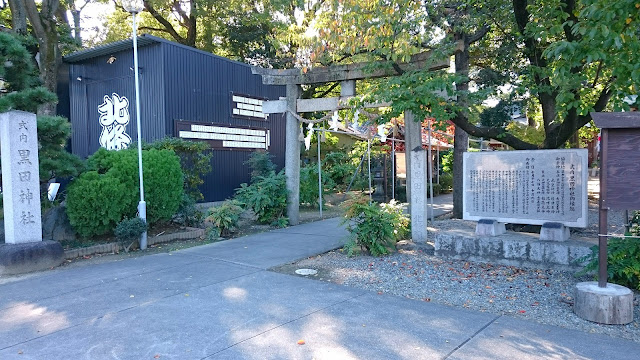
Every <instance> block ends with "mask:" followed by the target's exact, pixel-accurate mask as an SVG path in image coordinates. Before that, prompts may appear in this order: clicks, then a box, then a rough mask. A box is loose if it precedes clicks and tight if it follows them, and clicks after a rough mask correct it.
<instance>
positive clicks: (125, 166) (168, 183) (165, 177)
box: [89, 149, 183, 224]
mask: <svg viewBox="0 0 640 360" xmlns="http://www.w3.org/2000/svg"><path fill="white" fill-rule="evenodd" d="M101 152H109V151H107V150H103V149H101V150H99V151H98V152H97V153H96V154H98V153H101ZM109 153H111V155H110V156H107V157H104V156H103V155H101V154H99V155H98V156H99V158H100V161H101V163H102V164H108V165H110V168H109V169H108V170H107V173H111V174H113V175H114V176H116V177H117V178H118V179H119V180H120V181H121V182H122V183H123V184H124V185H125V186H126V187H127V190H126V191H127V194H129V196H128V197H127V199H128V200H129V203H128V204H127V209H128V212H127V213H125V214H124V215H125V216H127V217H134V216H135V214H136V212H137V206H138V202H139V199H140V188H139V175H138V153H137V150H135V149H128V150H120V151H111V152H109ZM89 163H90V164H91V163H92V161H89ZM142 167H143V177H144V189H145V202H146V203H147V221H148V222H149V224H154V223H156V222H158V221H167V220H170V219H171V217H172V216H173V215H174V214H175V213H176V211H177V210H178V207H179V206H180V203H181V201H182V194H183V180H182V170H181V168H180V161H179V159H178V157H177V156H176V155H175V153H174V152H173V151H171V150H155V149H151V150H144V151H143V152H142Z"/></svg>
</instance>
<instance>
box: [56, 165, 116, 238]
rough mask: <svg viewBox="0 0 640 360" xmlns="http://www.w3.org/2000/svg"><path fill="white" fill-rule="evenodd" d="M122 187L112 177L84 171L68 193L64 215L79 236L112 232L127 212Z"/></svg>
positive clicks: (70, 186)
mask: <svg viewBox="0 0 640 360" xmlns="http://www.w3.org/2000/svg"><path fill="white" fill-rule="evenodd" d="M127 196H129V195H128V194H127V192H126V187H125V185H124V184H123V183H122V182H121V181H120V180H119V179H118V178H116V177H115V176H113V175H106V174H105V175H100V174H98V172H96V171H89V172H86V173H84V174H82V175H80V177H78V178H76V179H75V180H74V181H73V182H72V183H71V185H69V188H68V190H67V215H68V216H69V222H70V223H71V226H72V227H73V229H74V230H75V231H76V232H77V233H78V234H79V235H80V236H82V237H89V236H93V235H103V234H106V233H108V232H111V231H113V229H114V228H115V227H116V225H117V224H118V223H119V222H120V220H122V217H123V214H124V213H125V212H126V211H127V208H126V206H127V203H128V201H127V199H126V197H127Z"/></svg>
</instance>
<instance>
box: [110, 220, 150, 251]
mask: <svg viewBox="0 0 640 360" xmlns="http://www.w3.org/2000/svg"><path fill="white" fill-rule="evenodd" d="M145 231H147V223H146V222H145V221H144V220H142V219H141V218H139V217H134V218H131V219H127V218H125V219H124V220H122V221H121V222H120V223H119V224H118V226H116V229H115V231H114V232H113V234H114V235H115V236H116V239H117V240H118V242H119V243H120V245H122V247H123V248H124V251H125V252H129V249H130V248H131V246H132V245H134V243H135V242H136V241H138V240H139V239H140V236H141V235H142V234H143V233H144V232H145Z"/></svg>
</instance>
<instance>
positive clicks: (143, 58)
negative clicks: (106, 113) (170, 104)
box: [69, 44, 171, 157]
mask: <svg viewBox="0 0 640 360" xmlns="http://www.w3.org/2000/svg"><path fill="white" fill-rule="evenodd" d="M161 51H162V47H161V46H160V44H154V45H149V46H145V47H141V48H140V49H139V51H138V59H139V60H138V61H139V66H140V112H141V118H140V119H141V120H142V121H141V128H142V129H141V130H142V137H143V139H144V140H145V141H153V140H154V139H159V138H162V137H164V136H165V135H166V134H167V131H171V130H170V129H166V127H165V118H164V96H162V88H163V82H164V79H163V75H164V71H163V63H162V59H163V58H162V56H161ZM110 58H112V59H113V61H110V62H109V59H110ZM69 78H70V82H71V85H70V98H71V123H72V130H73V134H72V138H71V143H72V149H73V152H74V153H75V154H77V155H79V156H81V157H87V156H89V155H91V154H93V153H94V152H95V151H96V150H98V148H99V147H100V143H99V138H100V132H101V131H102V127H101V126H100V123H99V120H98V119H99V117H100V114H99V113H98V106H99V105H100V104H102V103H103V101H104V96H105V95H106V96H111V94H112V93H117V94H118V95H120V96H125V97H127V99H128V100H129V114H130V120H129V124H128V125H127V127H126V132H127V134H128V135H129V136H130V137H131V139H132V141H136V140H137V129H136V117H135V113H136V112H135V84H134V74H133V52H132V51H120V52H117V53H114V54H112V55H108V56H100V57H95V58H91V59H89V60H85V61H82V62H79V63H74V64H70V71H69Z"/></svg>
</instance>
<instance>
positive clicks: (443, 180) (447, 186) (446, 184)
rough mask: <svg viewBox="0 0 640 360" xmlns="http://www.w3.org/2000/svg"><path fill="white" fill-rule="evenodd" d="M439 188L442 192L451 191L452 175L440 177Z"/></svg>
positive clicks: (447, 174) (445, 174)
mask: <svg viewBox="0 0 640 360" xmlns="http://www.w3.org/2000/svg"><path fill="white" fill-rule="evenodd" d="M440 187H441V189H442V191H451V189H453V175H451V174H449V173H444V174H442V175H440Z"/></svg>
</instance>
